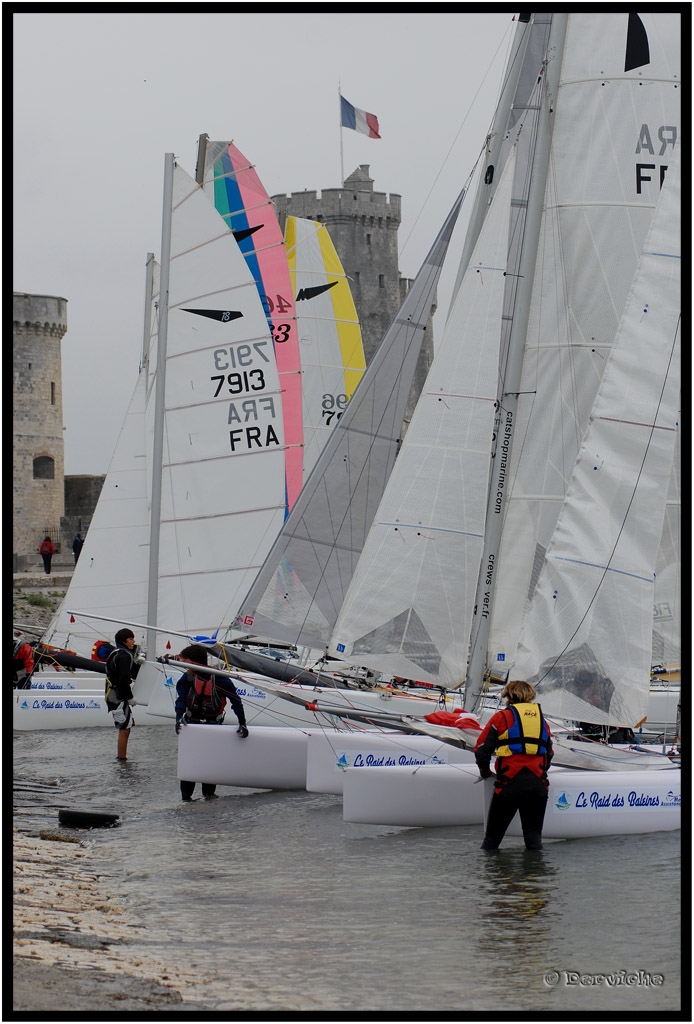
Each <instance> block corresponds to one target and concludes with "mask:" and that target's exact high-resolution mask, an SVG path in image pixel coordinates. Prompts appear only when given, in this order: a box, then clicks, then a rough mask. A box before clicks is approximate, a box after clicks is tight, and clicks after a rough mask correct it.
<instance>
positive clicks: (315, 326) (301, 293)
mask: <svg viewBox="0 0 694 1024" xmlns="http://www.w3.org/2000/svg"><path fill="white" fill-rule="evenodd" d="M284 241H285V247H286V250H287V260H288V263H289V273H290V277H291V280H292V285H293V288H294V301H295V303H296V322H297V333H298V336H299V353H300V357H301V393H302V401H303V422H304V480H306V478H307V477H308V474H309V473H310V471H311V470H312V469H313V466H314V465H315V462H316V459H317V458H318V456H319V454H320V452H321V451H322V450H323V447H324V446H325V442H326V441H327V438H328V435H329V433H330V431H331V430H332V429H333V427H334V426H335V425H336V424H337V422H338V420H339V419H340V418H341V417H342V414H343V412H344V410H345V409H346V408H347V403H348V402H349V401H350V399H351V397H352V395H353V394H354V389H355V388H356V386H357V384H358V383H359V381H360V380H361V378H362V376H363V374H364V370H365V368H366V361H365V358H364V346H363V344H362V339H361V329H360V327H359V318H358V316H357V311H356V308H355V305H354V299H353V298H352V293H351V291H350V287H349V282H348V280H347V276H346V274H345V272H344V269H343V267H342V264H341V262H340V259H339V256H338V255H337V252H336V251H335V246H334V245H333V243H332V241H331V238H330V235H329V234H328V230H327V228H326V227H325V225H324V224H320V223H319V222H318V221H315V220H307V219H305V218H303V217H287V222H286V225H285V229H284Z"/></svg>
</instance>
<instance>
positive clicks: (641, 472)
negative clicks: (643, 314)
mask: <svg viewBox="0 0 694 1024" xmlns="http://www.w3.org/2000/svg"><path fill="white" fill-rule="evenodd" d="M681 320H682V315H681V314H680V315H679V316H678V318H677V324H676V326H675V331H674V334H673V338H672V348H671V349H670V356H669V358H668V364H667V369H666V371H665V374H664V376H663V384H662V387H661V389H660V397H659V399H658V405H657V408H656V411H655V415H654V416H653V422H652V424H651V430H650V435H649V440H648V443H647V445H646V447H645V451H644V453H643V458H642V459H641V465H640V466H639V471H638V474H637V476H636V481H635V483H634V487H633V490H632V493H631V498H630V499H629V504H628V506H627V509H626V511H625V513H624V516H623V518H622V525H621V526H620V528H619V532H618V533H617V537H616V539H615V542H614V545H613V547H612V551H611V552H610V556H609V558H608V559H607V562H606V564H605V568H604V569H603V571H602V574H601V576H600V579H599V581H598V583H597V585H596V587H595V590H594V593H593V596H592V597H591V599H590V601H589V602H588V605H587V607H586V610H585V612H584V614H583V617H582V618H581V620H580V622H579V623H578V625H577V626H576V629H575V630H574V631H573V633H572V634H571V636H570V637H569V639H568V640H567V642H566V645H565V646H564V649H563V650H562V651H560V652H559V654H557V656H556V658H555V659H554V661H553V662H552V664H551V665H550V666H549V667H548V668H547V671H546V672H545V674H544V675H543V676H542V677H541V678H540V679H538V681H537V682H538V685H539V684H540V683H542V682H543V681H544V680H545V679H546V678H547V676H548V675H549V673H550V672H551V671H552V670H553V669H554V668H555V667H556V665H557V663H558V662H559V660H560V658H562V657H563V656H564V655H565V654H566V652H567V651H568V649H569V647H570V646H571V644H572V642H573V640H574V638H575V637H576V634H577V633H578V631H579V630H580V628H581V626H582V625H583V623H584V622H585V621H586V619H587V617H588V613H589V611H590V609H591V608H592V607H593V605H594V604H595V601H596V600H597V597H598V594H599V593H600V588H601V587H602V584H603V580H604V579H605V577H606V576H607V573H608V572H609V569H610V565H611V562H612V559H613V558H614V553H615V551H616V550H617V545H618V544H619V540H620V538H621V536H622V533H623V531H624V527H625V524H626V521H627V518H628V516H629V511H630V509H631V506H632V505H633V503H634V498H635V496H636V491H637V489H638V485H639V480H640V479H641V476H642V474H643V467H644V464H645V462H646V459H647V457H648V452H649V450H650V446H651V444H650V443H651V438H652V437H653V435H654V433H655V431H656V420H657V419H658V413H659V411H660V407H661V405H662V401H663V393H664V391H665V388H666V386H667V379H668V375H669V373H670V366H671V365H672V356H673V352H674V348H675V341H676V339H677V335H678V333H679V329H680V322H681ZM546 557H547V556H545V558H546Z"/></svg>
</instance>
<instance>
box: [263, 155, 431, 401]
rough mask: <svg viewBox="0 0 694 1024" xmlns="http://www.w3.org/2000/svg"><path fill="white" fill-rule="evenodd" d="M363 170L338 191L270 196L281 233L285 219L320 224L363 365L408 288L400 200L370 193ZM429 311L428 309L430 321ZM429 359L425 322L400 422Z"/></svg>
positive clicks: (366, 167)
mask: <svg viewBox="0 0 694 1024" xmlns="http://www.w3.org/2000/svg"><path fill="white" fill-rule="evenodd" d="M373 186H374V182H373V178H372V177H371V176H370V175H369V165H368V164H361V165H360V166H359V167H358V168H357V169H356V170H355V171H353V172H352V174H350V176H349V177H348V178H346V179H345V183H344V185H343V187H342V188H329V189H323V190H322V191H321V192H320V194H319V193H318V192H310V191H306V192H297V193H293V194H292V195H289V196H282V195H278V196H273V197H272V201H273V203H274V204H275V209H276V210H277V215H278V217H279V220H280V224H281V225H282V229H283V230H284V222H285V219H286V217H287V216H292V217H305V218H307V219H309V220H317V221H320V223H321V224H325V226H326V228H327V229H328V233H329V234H330V237H331V239H332V241H333V245H334V246H335V249H336V250H337V254H338V256H339V257H340V260H341V262H342V266H343V267H344V269H345V273H346V274H347V277H348V278H349V283H350V287H351V289H352V297H353V298H354V304H355V306H356V308H357V313H358V315H359V323H360V325H361V333H362V341H363V344H364V355H365V357H366V362H367V365H368V363H369V362H370V360H371V357H372V356H373V354H374V352H375V351H376V349H377V347H378V345H379V344H380V341H381V339H382V337H383V335H384V334H385V332H386V330H387V329H388V327H389V326H390V324H391V322H392V320H393V318H394V316H395V314H396V313H397V311H398V309H399V307H400V304H401V302H402V300H403V298H404V296H405V294H406V292H407V289H408V288H409V285H410V283H411V282H410V281H409V280H408V279H407V278H403V277H401V276H400V272H399V270H398V228H399V227H400V220H401V217H400V196H399V195H396V194H394V193H391V194H390V195H387V194H386V193H385V192H374V188H373ZM435 308H436V307H435V306H434V307H433V308H432V311H431V315H432V316H433V313H434V310H435ZM432 358H433V326H432V321H431V317H430V318H429V325H428V327H427V330H426V333H425V335H424V343H423V345H422V354H421V356H420V359H419V362H418V364H417V370H416V373H415V378H414V383H413V389H412V393H411V395H410V402H409V404H408V411H407V415H406V419H407V420H409V418H410V416H411V414H412V409H413V408H414V403H415V400H416V396H417V395H419V392H420V391H421V389H422V384H423V383H424V379H425V378H426V375H427V373H428V370H429V366H430V365H431V360H432Z"/></svg>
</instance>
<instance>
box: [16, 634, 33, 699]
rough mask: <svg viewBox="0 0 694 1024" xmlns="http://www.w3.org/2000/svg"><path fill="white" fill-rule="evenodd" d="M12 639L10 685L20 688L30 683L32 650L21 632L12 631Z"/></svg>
mask: <svg viewBox="0 0 694 1024" xmlns="http://www.w3.org/2000/svg"><path fill="white" fill-rule="evenodd" d="M13 640H14V645H13V657H14V665H13V672H12V686H13V687H17V688H18V689H22V688H25V687H28V686H29V685H30V684H31V675H32V673H33V671H34V651H33V649H32V647H31V645H30V644H28V643H27V642H26V640H25V639H24V634H23V633H19V632H16V633H14V635H13Z"/></svg>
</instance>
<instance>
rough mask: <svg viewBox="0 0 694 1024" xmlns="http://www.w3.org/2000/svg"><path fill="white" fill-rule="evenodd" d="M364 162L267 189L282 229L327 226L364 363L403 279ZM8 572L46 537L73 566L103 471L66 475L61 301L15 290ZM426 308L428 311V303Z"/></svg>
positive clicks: (388, 206) (422, 367)
mask: <svg viewBox="0 0 694 1024" xmlns="http://www.w3.org/2000/svg"><path fill="white" fill-rule="evenodd" d="M373 185H374V182H373V179H372V178H371V177H370V175H369V166H368V164H362V165H361V166H360V167H358V168H357V169H356V170H355V171H354V172H353V173H352V174H351V175H350V176H349V177H348V178H346V179H345V182H344V185H343V186H342V187H341V188H333V189H323V190H322V192H321V193H318V192H310V191H306V192H299V193H293V194H292V195H289V196H286V195H284V196H280V195H277V196H273V197H272V199H273V202H274V204H275V208H276V210H277V214H278V217H279V220H280V224H281V226H282V229H283V230H284V223H285V219H286V217H287V216H295V217H306V218H310V219H312V220H317V221H320V222H321V223H323V224H325V226H326V228H327V229H328V233H329V234H330V237H331V238H332V241H333V244H334V246H335V249H336V250H337V253H338V255H339V257H340V260H341V261H342V265H343V267H344V269H345V273H346V274H347V277H348V278H349V282H350V286H351V289H352V295H353V298H354V304H355V306H356V309H357V313H358V315H359V320H360V324H361V330H362V339H363V343H364V353H365V356H366V362H367V365H368V363H369V362H370V360H371V357H372V356H373V354H374V352H375V350H376V348H377V347H378V344H379V342H380V341H381V338H382V337H383V335H384V334H385V332H386V330H387V328H388V327H389V326H390V323H391V322H392V320H393V318H394V316H395V314H396V313H397V311H398V308H399V306H400V303H401V302H402V299H403V297H404V295H405V293H406V292H407V289H408V287H409V285H410V283H411V282H410V281H409V280H407V279H406V278H403V277H401V275H400V272H399V270H398V228H399V226H400V219H401V218H400V198H401V197H400V196H399V195H395V194H392V193H391V194H390V195H388V194H386V193H384V192H374V188H373ZM12 306H13V309H12V320H13V323H12V328H13V339H12V343H13V344H12V347H13V428H14V452H13V454H14V460H13V546H12V551H13V571H14V572H24V571H25V570H27V569H28V568H32V569H33V568H38V567H39V566H40V565H41V558H40V556H39V554H38V547H39V544H40V543H41V541H42V540H43V538H44V537H45V536H46V535H48V536H50V538H51V540H52V541H53V543H54V544H55V547H56V558H57V560H59V561H61V562H69V563H70V564H72V540H73V537H74V536H75V533H76V532H77V531H78V530H79V531H80V532H81V533H82V536H85V535H86V531H87V530H88V528H89V523H90V522H91V517H92V514H93V511H94V508H95V506H96V502H97V500H98V497H99V494H100V492H101V487H102V485H103V482H104V476H86V475H85V476H67V477H66V476H65V475H64V441H63V403H62V371H61V351H60V343H61V340H62V338H63V335H64V334H65V332H66V331H67V328H68V325H67V300H66V299H64V298H60V297H57V296H52V295H32V294H29V293H24V292H14V293H13V298H12ZM435 308H436V307H435V306H434V307H432V311H431V316H433V313H434V311H435ZM431 316H430V319H429V325H428V327H427V330H426V332H425V338H424V344H423V346H422V353H421V356H420V360H419V363H418V366H417V370H416V373H415V379H414V383H413V386H412V391H411V394H410V401H409V404H408V411H407V414H406V422H408V421H409V419H410V417H411V415H412V410H413V409H414V404H415V401H416V397H417V395H418V394H419V392H420V391H421V388H422V385H423V383H424V380H425V378H426V375H427V373H428V370H429V366H430V365H431V360H432V358H433V327H432V321H431Z"/></svg>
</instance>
